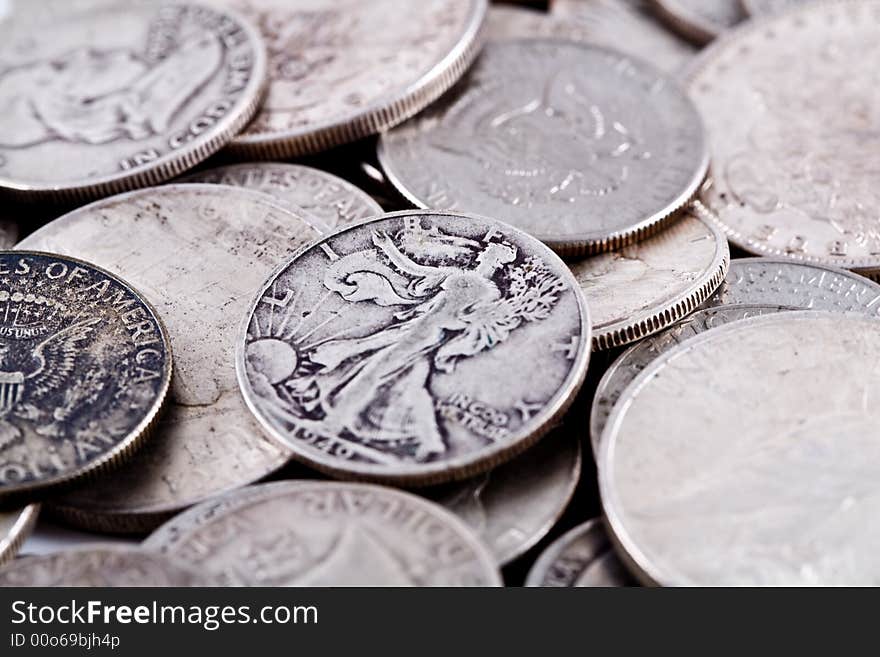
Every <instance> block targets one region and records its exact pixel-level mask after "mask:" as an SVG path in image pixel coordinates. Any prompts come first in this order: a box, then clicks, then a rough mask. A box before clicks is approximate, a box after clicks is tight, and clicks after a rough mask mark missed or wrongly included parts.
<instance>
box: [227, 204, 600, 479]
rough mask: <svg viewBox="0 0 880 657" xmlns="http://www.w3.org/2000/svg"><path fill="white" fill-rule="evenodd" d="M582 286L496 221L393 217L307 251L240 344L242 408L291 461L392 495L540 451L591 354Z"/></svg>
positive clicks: (539, 247)
mask: <svg viewBox="0 0 880 657" xmlns="http://www.w3.org/2000/svg"><path fill="white" fill-rule="evenodd" d="M590 336H591V328H590V320H589V312H588V311H587V305H586V302H585V301H584V299H583V296H582V294H581V293H580V289H579V286H578V284H577V281H575V279H574V276H573V275H572V273H571V272H570V271H569V269H568V267H566V265H565V263H564V262H563V261H562V260H560V259H559V257H558V256H556V255H555V254H554V253H553V252H552V251H551V250H550V249H549V248H547V247H546V246H544V245H543V244H541V243H540V242H539V241H537V240H536V239H534V238H532V237H529V236H528V235H526V234H525V233H523V232H521V231H518V230H516V229H515V228H513V227H511V226H507V225H506V224H502V223H501V222H499V221H496V220H494V219H487V218H485V217H478V216H475V215H457V214H452V213H444V212H428V211H423V210H415V211H412V210H411V211H405V212H396V213H392V214H387V215H383V216H381V217H378V218H376V219H373V220H372V221H366V222H364V223H362V224H359V225H356V226H353V227H349V228H346V229H343V230H341V231H339V232H336V233H334V234H332V235H330V236H328V237H326V238H324V239H323V240H321V241H320V242H317V243H315V244H312V245H310V246H307V247H305V248H304V249H303V250H301V251H300V252H299V253H297V254H296V255H294V256H293V259H292V260H290V261H288V262H286V263H285V264H283V265H282V266H281V267H280V268H279V269H277V270H276V271H275V273H274V274H273V275H272V276H271V277H270V278H269V280H268V282H267V283H266V284H265V285H264V286H263V287H262V289H261V290H260V291H259V293H258V294H257V296H256V298H255V299H254V301H253V302H252V304H251V307H250V310H249V311H248V314H247V321H246V322H245V324H244V326H243V327H242V335H241V336H240V337H239V340H238V344H237V354H236V366H237V371H238V377H239V382H240V384H241V388H242V391H243V393H244V397H245V400H246V402H247V404H248V406H249V407H250V408H251V410H252V411H253V412H254V413H255V415H256V417H257V418H258V420H259V421H260V423H261V424H262V425H263V427H264V429H266V430H267V432H268V433H269V435H271V436H272V437H273V438H275V439H276V440H278V441H280V442H281V443H283V444H285V445H287V446H289V447H290V448H291V449H292V450H293V453H294V456H295V457H296V458H298V459H299V460H302V461H304V462H305V463H307V464H308V465H312V466H313V467H315V468H317V469H319V470H322V471H324V472H328V473H330V474H333V475H336V476H341V477H348V478H360V479H372V480H376V481H389V482H395V483H398V484H401V483H408V484H430V483H440V482H442V481H449V480H453V479H462V478H465V477H468V476H471V475H475V474H479V473H481V472H485V471H486V470H488V469H490V468H492V467H493V466H495V465H498V464H500V463H502V462H504V461H507V460H509V459H511V458H513V457H514V456H516V455H517V454H518V453H520V452H522V451H524V450H525V449H526V448H527V447H529V446H530V445H531V444H533V443H534V442H535V441H537V440H538V439H539V438H541V437H542V436H543V435H544V434H545V433H546V432H547V431H548V430H549V429H550V428H551V427H553V426H554V424H556V423H557V421H558V420H559V419H560V418H561V416H562V414H563V413H564V411H565V410H566V408H568V406H569V405H570V404H571V402H572V399H573V396H574V395H575V394H576V392H577V390H578V388H579V387H580V385H581V383H582V382H583V378H584V375H585V373H586V368H587V363H588V360H589V355H590Z"/></svg>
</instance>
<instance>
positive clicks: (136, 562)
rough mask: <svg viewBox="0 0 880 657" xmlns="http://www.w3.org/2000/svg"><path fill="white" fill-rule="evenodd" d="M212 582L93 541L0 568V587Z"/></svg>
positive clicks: (167, 562) (162, 560) (159, 559)
mask: <svg viewBox="0 0 880 657" xmlns="http://www.w3.org/2000/svg"><path fill="white" fill-rule="evenodd" d="M215 583H216V582H215V581H214V580H213V579H212V578H210V577H208V576H206V575H203V574H202V573H200V572H198V571H195V570H193V569H191V568H189V567H187V566H185V565H184V564H181V563H177V562H175V561H172V560H171V559H169V558H168V557H165V556H162V555H158V554H153V553H150V552H146V551H144V550H139V549H137V548H128V547H119V546H115V545H103V544H100V543H93V544H92V545H89V546H83V547H77V548H72V549H67V550H63V551H61V552H55V553H54V554H43V555H39V556H36V555H35V556H27V557H22V558H21V559H17V560H16V561H14V562H12V563H10V564H8V565H7V566H6V567H4V568H0V586H28V587H30V586H39V587H49V586H78V587H94V586H101V587H103V586H112V587H126V586H134V587H170V586H187V587H189V586H212V585H214V584H215Z"/></svg>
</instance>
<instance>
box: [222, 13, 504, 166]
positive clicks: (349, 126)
mask: <svg viewBox="0 0 880 657" xmlns="http://www.w3.org/2000/svg"><path fill="white" fill-rule="evenodd" d="M470 3H471V12H470V16H469V20H468V23H467V24H466V26H465V30H464V32H463V33H462V34H461V35H460V37H461V38H460V39H459V41H458V42H457V43H456V44H455V47H454V48H452V49H451V50H450V51H449V52H448V53H447V54H446V55H445V56H444V57H443V59H442V60H440V61H439V62H438V63H436V64H435V65H434V66H433V67H432V68H431V69H430V70H429V71H428V72H426V73H425V74H424V75H423V76H422V77H421V79H419V80H417V81H416V82H415V83H413V84H411V85H410V86H409V87H407V88H406V89H404V90H402V91H398V92H397V93H396V94H389V97H386V98H380V99H378V100H376V101H374V102H373V103H372V104H371V105H368V106H367V107H365V108H363V109H361V110H360V111H358V112H354V113H352V114H348V115H346V116H342V117H338V118H335V119H332V120H330V121H326V122H324V123H319V124H317V125H311V126H306V127H304V128H300V129H297V130H284V131H279V132H267V133H260V134H254V135H249V134H242V135H238V136H237V137H235V138H234V139H233V140H232V141H231V142H230V143H229V144H228V145H227V147H226V150H225V152H226V153H228V154H229V155H230V156H232V157H234V158H238V159H242V160H246V159H258V160H263V159H270V160H271V159H274V160H278V159H287V158H291V157H298V156H302V155H309V154H313V153H318V152H320V151H324V150H327V149H330V148H333V147H334V146H341V145H342V144H347V143H351V142H353V141H357V140H358V139H362V138H364V137H369V136H370V135H374V134H378V133H380V132H382V131H383V130H387V129H388V128H391V127H393V126H395V125H397V124H399V123H402V122H403V121H405V120H406V119H408V118H410V117H412V116H415V115H416V114H418V113H419V112H420V111H422V110H423V109H424V108H425V107H427V106H428V105H430V104H431V103H433V102H434V101H435V100H437V99H438V98H439V97H440V96H442V95H443V93H444V92H446V91H447V90H448V89H449V88H450V87H452V85H454V84H455V83H456V82H457V81H458V79H459V78H461V76H462V75H464V73H465V72H466V71H467V70H468V69H469V68H470V67H471V64H473V62H474V60H475V59H476V58H477V55H478V54H479V52H480V50H481V49H482V47H483V43H484V42H485V37H486V16H487V15H488V9H489V5H488V0H470ZM267 88H268V87H267ZM244 127H245V126H242V128H244Z"/></svg>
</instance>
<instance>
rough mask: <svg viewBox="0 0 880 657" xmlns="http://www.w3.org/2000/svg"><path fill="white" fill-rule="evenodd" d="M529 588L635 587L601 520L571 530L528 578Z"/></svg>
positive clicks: (560, 539)
mask: <svg viewBox="0 0 880 657" xmlns="http://www.w3.org/2000/svg"><path fill="white" fill-rule="evenodd" d="M525 584H526V586H547V587H582V588H583V587H605V588H607V587H612V586H632V585H633V579H632V576H631V575H630V574H629V573H628V572H627V571H626V568H624V566H623V564H622V563H621V562H620V559H618V558H617V555H616V554H615V553H614V548H613V546H612V545H611V541H609V540H608V535H607V534H606V533H605V527H604V526H603V525H602V519H601V518H594V519H593V520H588V521H587V522H585V523H584V524H582V525H578V526H577V527H575V528H574V529H571V530H569V531H568V532H567V533H565V534H563V535H562V536H561V537H559V538H558V539H556V541H554V542H553V544H552V545H550V547H548V548H547V549H546V550H544V552H542V553H541V556H540V557H538V560H537V561H535V565H533V566H532V569H531V570H530V571H529V574H528V576H527V577H526V582H525Z"/></svg>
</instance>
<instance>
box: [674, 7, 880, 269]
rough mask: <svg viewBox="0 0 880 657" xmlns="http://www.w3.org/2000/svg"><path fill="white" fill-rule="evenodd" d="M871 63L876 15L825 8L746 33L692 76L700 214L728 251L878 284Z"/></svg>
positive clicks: (879, 117) (876, 43) (877, 76)
mask: <svg viewBox="0 0 880 657" xmlns="http://www.w3.org/2000/svg"><path fill="white" fill-rule="evenodd" d="M767 21H769V22H767ZM876 56H880V11H878V3H877V2H875V1H869V0H855V1H838V2H834V1H832V2H818V3H809V4H805V5H804V7H803V8H801V9H796V10H794V11H792V12H786V13H784V14H781V15H779V16H775V17H770V18H767V19H764V20H762V21H755V22H753V23H752V24H751V25H750V26H746V27H743V28H742V29H740V30H737V31H736V32H734V33H732V34H731V35H730V36H729V37H727V38H725V39H722V40H721V41H719V43H718V44H717V45H715V46H713V47H712V49H711V50H710V51H709V52H708V53H707V54H706V55H705V57H704V58H703V59H701V60H700V62H699V64H698V65H695V67H694V69H693V70H692V72H691V75H690V78H689V89H690V92H691V96H692V97H693V99H694V100H695V102H696V103H697V105H698V107H699V108H700V110H701V112H702V114H703V118H704V120H705V121H706V123H707V126H708V131H709V133H710V142H711V150H712V168H713V184H711V185H709V186H707V187H706V189H705V190H704V191H703V193H702V195H701V197H702V203H701V204H700V207H702V206H705V209H707V210H708V212H709V214H710V215H711V216H713V217H714V218H715V219H716V220H717V221H718V222H720V224H721V226H722V227H723V228H724V229H725V231H726V232H727V233H728V235H729V237H730V239H731V241H733V242H734V243H735V244H736V245H737V246H739V247H741V248H743V249H745V250H747V251H750V252H752V253H756V254H764V255H778V256H784V257H787V258H789V259H791V260H799V261H807V262H816V263H820V264H830V265H835V266H838V267H844V268H846V269H854V270H856V271H859V272H861V273H864V274H866V275H871V276H877V275H880V227H878V222H877V216H876V212H875V207H876V205H877V202H878V191H877V186H876V185H874V184H873V182H872V180H873V177H872V176H871V175H869V174H866V172H872V171H874V170H875V169H876V167H877V161H876V152H877V147H878V145H880V133H877V131H876V130H875V127H876V125H877V124H878V122H880V95H878V93H877V90H878V89H880V69H877V67H872V66H864V65H863V63H864V62H865V61H868V60H871V59H872V58H874V57H876ZM829 99H830V100H829Z"/></svg>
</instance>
